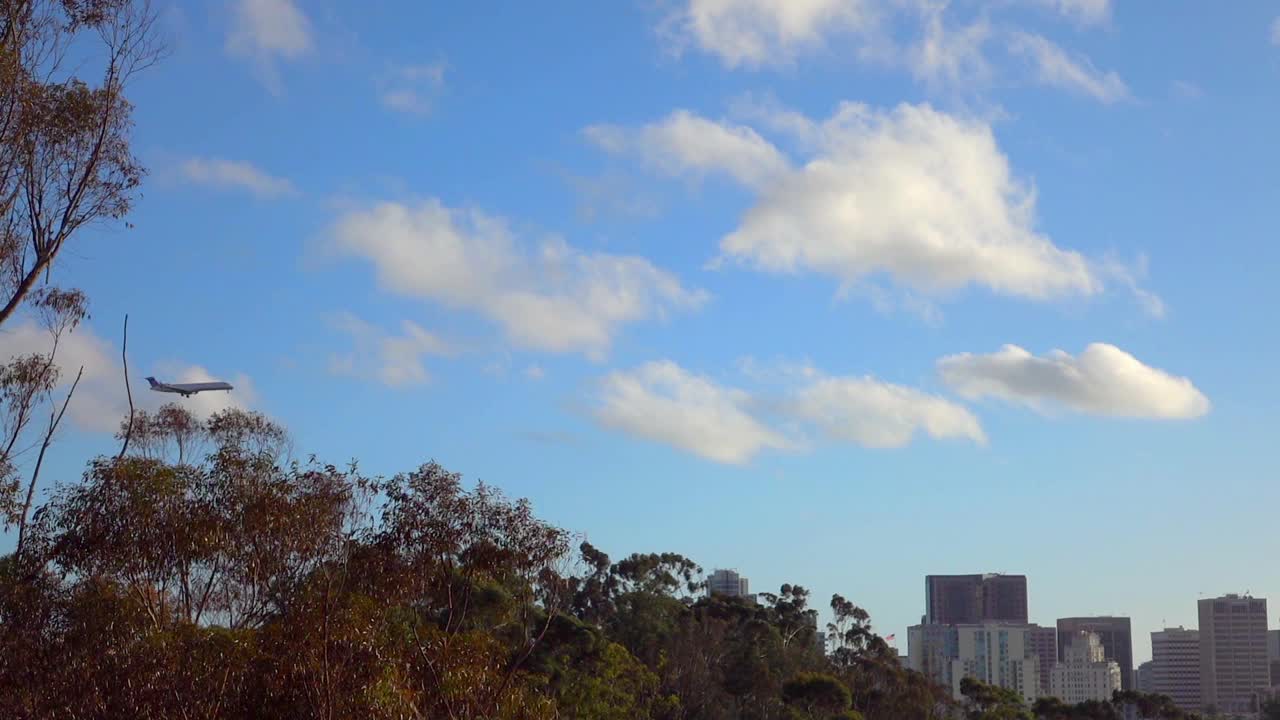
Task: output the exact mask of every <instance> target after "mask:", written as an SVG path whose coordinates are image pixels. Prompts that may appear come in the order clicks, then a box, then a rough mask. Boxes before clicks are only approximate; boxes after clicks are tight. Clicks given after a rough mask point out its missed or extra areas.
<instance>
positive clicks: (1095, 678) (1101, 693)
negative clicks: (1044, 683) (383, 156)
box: [1050, 630, 1120, 705]
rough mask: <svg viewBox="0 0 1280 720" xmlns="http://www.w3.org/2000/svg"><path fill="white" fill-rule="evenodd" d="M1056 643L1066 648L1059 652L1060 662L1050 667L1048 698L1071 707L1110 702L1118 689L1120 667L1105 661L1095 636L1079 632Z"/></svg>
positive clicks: (1059, 649) (1114, 662)
mask: <svg viewBox="0 0 1280 720" xmlns="http://www.w3.org/2000/svg"><path fill="white" fill-rule="evenodd" d="M1059 640H1063V641H1064V642H1063V644H1064V645H1065V647H1062V646H1060V647H1059V648H1058V651H1059V652H1060V653H1062V656H1063V660H1062V662H1060V663H1058V664H1057V665H1055V666H1054V667H1053V672H1052V677H1051V681H1050V692H1051V694H1052V695H1053V696H1054V697H1056V698H1058V699H1059V700H1062V701H1063V702H1065V703H1069V704H1071V705H1075V704H1077V703H1082V702H1086V701H1088V700H1102V701H1106V700H1110V699H1111V696H1112V694H1113V693H1115V691H1117V690H1119V689H1120V665H1119V664H1118V663H1117V662H1116V661H1115V660H1108V659H1106V652H1105V651H1104V650H1103V647H1102V639H1101V638H1099V637H1098V634H1097V633H1094V632H1089V631H1087V630H1080V631H1077V632H1074V633H1071V634H1070V635H1067V636H1066V638H1065V639H1064V638H1061V637H1059Z"/></svg>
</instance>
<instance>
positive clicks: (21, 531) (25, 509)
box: [13, 365, 84, 557]
mask: <svg viewBox="0 0 1280 720" xmlns="http://www.w3.org/2000/svg"><path fill="white" fill-rule="evenodd" d="M83 375H84V366H83V365H81V366H80V372H78V373H76V381H75V382H73V383H71V389H70V390H69V391H67V397H66V399H65V400H63V401H62V409H61V410H59V411H58V414H57V415H50V416H49V431H48V432H46V433H45V434H44V442H42V443H40V455H39V456H37V457H36V466H35V469H34V470H32V471H31V483H30V484H28V485H27V500H26V502H25V503H23V505H22V518H21V519H20V520H19V521H18V546H17V547H16V548H15V549H14V551H13V554H14V557H21V556H22V541H23V540H25V539H26V535H27V513H29V512H31V501H32V498H34V497H35V494H36V481H37V480H39V478H40V466H41V465H43V464H44V454H45V452H46V451H47V450H48V449H49V446H50V445H52V444H53V434H54V433H55V432H57V430H58V426H59V425H61V424H62V416H63V415H66V414H67V406H68V405H70V404H71V396H72V395H75V394H76V387H77V386H78V385H79V384H80V378H81V376H83Z"/></svg>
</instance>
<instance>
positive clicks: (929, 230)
mask: <svg viewBox="0 0 1280 720" xmlns="http://www.w3.org/2000/svg"><path fill="white" fill-rule="evenodd" d="M771 116H772V117H773V120H774V124H775V125H785V126H786V127H787V128H788V130H789V131H790V132H791V133H793V134H795V135H797V136H799V137H801V138H803V139H804V140H805V142H806V144H807V145H808V146H809V147H810V148H811V154H810V157H808V158H807V159H805V160H804V162H803V164H799V165H796V166H792V165H791V164H790V163H788V164H787V165H786V169H785V170H782V169H773V170H771V172H770V173H769V174H759V175H751V176H750V177H751V178H753V179H760V180H762V181H761V182H759V183H758V184H755V185H754V186H752V185H749V187H752V188H753V189H754V190H755V193H756V199H755V202H754V205H753V206H752V207H751V208H750V209H748V210H747V211H746V213H745V215H744V216H743V217H742V219H741V222H740V223H739V225H738V227H737V228H736V229H734V230H733V231H731V232H730V233H728V234H727V235H725V236H724V237H723V238H722V239H721V241H720V251H721V252H720V257H719V258H718V259H717V262H723V261H731V262H737V263H741V264H744V265H748V266H751V267H754V268H757V269H759V270H763V271H768V272H776V273H794V272H801V271H808V272H816V273H820V274H823V275H828V276H831V277H833V278H835V279H837V280H838V281H839V282H840V283H842V284H843V285H845V286H850V285H853V284H855V283H857V282H859V281H863V280H866V279H868V278H870V276H874V275H878V274H885V275H888V276H889V277H891V278H892V279H893V280H894V281H895V282H896V283H897V284H898V285H899V286H902V287H904V288H906V289H909V290H913V291H917V292H919V293H924V294H934V295H938V294H945V293H947V292H950V291H954V290H958V289H961V288H963V287H966V286H970V285H978V286H983V287H986V288H988V289H990V290H992V291H994V292H996V293H999V294H1004V295H1011V296H1019V297H1026V298H1032V299H1037V300H1042V299H1049V298H1054V297H1060V296H1067V295H1091V294H1094V293H1096V292H1098V291H1100V290H1101V289H1102V286H1103V283H1102V280H1101V278H1100V277H1099V275H1098V273H1097V272H1096V271H1095V270H1094V269H1093V268H1092V267H1091V265H1090V263H1089V262H1088V261H1086V259H1085V258H1084V257H1082V256H1081V255H1080V254H1079V253H1077V252H1074V251H1070V250H1064V249H1061V248H1059V247H1057V246H1056V245H1054V243H1053V242H1052V241H1051V240H1050V239H1049V238H1048V237H1047V236H1045V235H1044V234H1042V233H1040V232H1038V231H1037V230H1036V228H1035V193H1034V191H1033V189H1032V188H1031V187H1030V186H1029V184H1028V183H1026V182H1024V181H1022V180H1020V179H1019V178H1017V177H1015V176H1014V174H1013V171H1012V170H1011V169H1010V167H1009V162H1008V159H1007V158H1006V157H1005V155H1004V154H1003V153H1002V152H1001V151H1000V148H999V147H998V146H997V144H996V140H995V136H994V133H993V132H992V130H991V128H990V127H989V126H988V125H987V124H985V123H983V122H980V121H977V120H968V119H964V118H960V117H956V116H952V115H948V114H946V113H942V112H939V111H937V110H934V109H933V108H932V107H930V106H929V105H908V104H904V105H900V106H898V107H897V108H895V109H893V110H892V111H887V112H886V111H879V110H875V109H872V108H870V107H868V106H866V105H862V104H855V103H844V104H842V105H841V106H840V107H839V109H838V110H837V111H836V112H835V114H834V115H833V116H832V117H830V118H828V119H827V120H825V121H822V122H814V121H812V120H809V119H808V118H806V117H804V116H802V115H799V114H797V113H779V112H776V111H775V112H772V113H771ZM673 117H682V116H680V115H673V116H672V117H669V118H667V119H666V120H663V121H660V122H658V123H655V124H654V125H652V126H648V127H646V128H642V129H640V130H639V131H633V132H631V133H629V134H628V136H629V137H631V138H633V139H634V140H636V141H637V145H636V147H637V148H639V150H640V151H641V152H645V153H649V154H650V156H651V157H652V158H654V162H656V163H658V164H678V163H679V159H680V158H681V157H685V158H686V162H687V164H689V165H693V164H695V162H696V163H697V164H698V166H699V167H701V168H703V169H710V167H711V166H713V165H716V166H718V167H720V168H721V169H722V170H724V171H725V172H726V173H727V174H729V176H731V177H736V178H738V179H739V181H742V182H744V184H747V183H746V180H745V178H744V174H743V173H741V172H738V171H736V170H735V169H734V168H738V167H741V165H740V164H739V162H738V161H735V160H731V159H730V157H729V156H728V154H727V153H725V154H715V155H710V156H709V155H706V154H702V155H697V156H696V157H695V156H693V155H689V156H682V155H681V154H680V151H679V148H681V147H685V146H686V145H687V146H690V147H697V146H699V145H700V143H699V141H698V136H697V135H696V133H695V135H694V136H693V137H690V138H689V139H688V141H687V143H682V144H681V145H678V146H677V145H672V144H668V143H661V142H657V143H653V144H649V143H647V142H646V140H647V139H651V138H655V137H661V136H662V128H665V127H668V126H669V125H670V124H671V123H672V119H673ZM679 122H682V123H683V122H684V121H679ZM686 127H688V128H698V129H699V130H698V131H697V132H698V133H702V134H703V135H706V136H708V137H715V136H719V135H722V134H724V133H729V134H733V135H735V136H739V137H740V136H743V135H744V134H745V133H743V132H742V130H741V129H739V128H726V127H724V126H723V125H722V124H717V123H714V122H711V121H707V120H703V121H701V122H697V123H688V124H686ZM757 137H758V136H757ZM762 142H764V141H763V140H762ZM605 147H606V149H611V146H608V145H605ZM775 152H777V151H776V148H775ZM673 155H674V156H675V159H671V156H673ZM778 155H779V156H781V153H778ZM752 156H753V157H763V156H764V154H763V153H761V152H759V151H757V150H753V151H752ZM780 162H781V161H779V163H780ZM779 167H781V165H780V164H779Z"/></svg>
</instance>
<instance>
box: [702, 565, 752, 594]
mask: <svg viewBox="0 0 1280 720" xmlns="http://www.w3.org/2000/svg"><path fill="white" fill-rule="evenodd" d="M707 595H708V596H711V595H726V596H728V597H748V596H749V595H750V592H749V590H748V583H747V579H746V578H744V577H742V576H741V575H739V574H738V571H737V570H715V571H714V572H712V573H711V577H709V578H707Z"/></svg>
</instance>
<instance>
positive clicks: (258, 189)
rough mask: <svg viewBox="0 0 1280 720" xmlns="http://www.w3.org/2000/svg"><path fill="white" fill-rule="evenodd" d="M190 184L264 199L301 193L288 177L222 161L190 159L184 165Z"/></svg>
mask: <svg viewBox="0 0 1280 720" xmlns="http://www.w3.org/2000/svg"><path fill="white" fill-rule="evenodd" d="M181 170H182V176H183V177H184V178H186V180H187V181H189V182H192V183H196V184H199V185H208V186H210V187H217V188H234V189H239V190H246V191H248V192H250V193H252V194H254V195H256V196H258V197H260V198H276V197H284V196H289V195H297V194H298V190H297V188H295V187H294V186H293V183H292V182H290V181H289V180H288V179H286V178H279V177H274V176H272V175H270V174H268V173H266V172H264V171H262V170H260V169H258V168H257V167H254V166H253V165H252V164H250V163H247V162H241V161H235V160H223V159H220V158H190V159H189V160H187V161H186V162H184V163H183V164H182V168H181Z"/></svg>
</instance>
